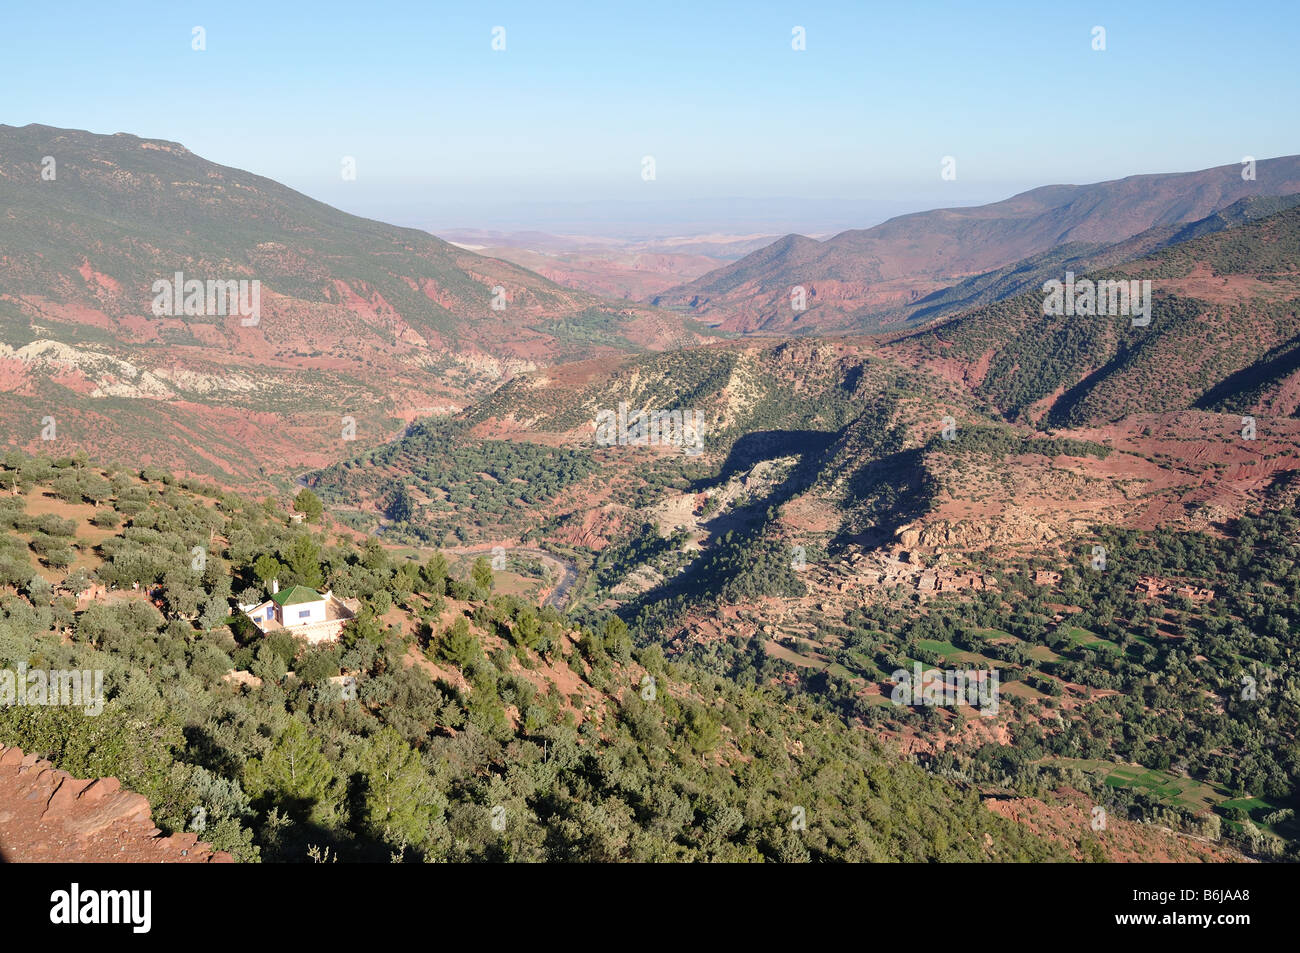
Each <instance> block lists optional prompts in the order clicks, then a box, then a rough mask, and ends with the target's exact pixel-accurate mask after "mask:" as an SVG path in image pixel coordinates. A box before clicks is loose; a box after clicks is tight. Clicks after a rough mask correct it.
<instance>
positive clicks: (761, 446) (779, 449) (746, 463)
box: [690, 430, 839, 498]
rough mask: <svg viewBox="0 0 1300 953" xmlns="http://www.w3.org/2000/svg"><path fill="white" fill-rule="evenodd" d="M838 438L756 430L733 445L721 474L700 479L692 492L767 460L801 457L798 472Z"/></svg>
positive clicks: (828, 434)
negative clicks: (806, 462) (812, 457)
mask: <svg viewBox="0 0 1300 953" xmlns="http://www.w3.org/2000/svg"><path fill="white" fill-rule="evenodd" d="M838 437H839V434H838V433H835V432H830V431H825V430H756V431H754V432H753V433H748V434H745V435H744V436H743V437H741V438H739V439H738V440H737V441H736V442H735V443H733V444H732V445H731V450H730V451H729V452H728V454H727V459H726V460H725V461H723V464H722V468H721V469H720V470H719V471H718V475H717V476H716V477H706V478H704V479H702V480H697V481H696V482H695V484H694V485H692V486H691V488H690V489H691V492H692V493H698V492H700V491H701V490H704V489H707V488H708V487H711V486H714V485H717V484H720V483H725V482H727V481H728V480H729V479H731V478H732V477H733V476H735V475H736V474H737V473H740V472H742V471H744V470H748V469H749V468H750V467H752V466H754V464H756V463H762V462H763V461H764V460H776V459H779V458H780V457H789V456H798V457H800V458H802V459H801V460H800V466H798V467H796V470H799V469H802V468H803V464H804V463H805V461H806V459H807V457H808V456H809V455H810V454H815V455H817V456H819V457H820V456H821V455H822V454H824V453H825V452H826V451H827V450H828V449H829V448H830V447H831V445H832V444H834V443H835V441H836V439H838ZM792 476H793V474H792ZM796 492H797V491H796ZM787 498H788V497H787Z"/></svg>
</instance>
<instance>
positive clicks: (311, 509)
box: [293, 487, 325, 523]
mask: <svg viewBox="0 0 1300 953" xmlns="http://www.w3.org/2000/svg"><path fill="white" fill-rule="evenodd" d="M293 508H294V511H295V512H298V513H301V514H302V515H303V516H304V517H306V519H307V522H308V523H315V522H316V521H317V520H319V519H320V518H321V514H322V513H324V512H325V506H324V504H322V503H321V501H320V497H319V496H317V495H316V494H315V493H313V492H312V491H311V490H309V489H307V488H306V487H303V488H302V489H301V490H299V491H298V495H297V496H295V497H294V498H293Z"/></svg>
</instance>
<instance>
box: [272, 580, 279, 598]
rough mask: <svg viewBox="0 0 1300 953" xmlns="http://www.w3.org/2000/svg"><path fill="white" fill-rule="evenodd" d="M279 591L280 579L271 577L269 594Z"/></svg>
mask: <svg viewBox="0 0 1300 953" xmlns="http://www.w3.org/2000/svg"><path fill="white" fill-rule="evenodd" d="M279 591H280V580H279V579H272V580H271V595H275V594H276V593H278V592H279Z"/></svg>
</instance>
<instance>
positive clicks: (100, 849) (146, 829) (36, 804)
mask: <svg viewBox="0 0 1300 953" xmlns="http://www.w3.org/2000/svg"><path fill="white" fill-rule="evenodd" d="M0 860H2V861H8V862H11V863H13V862H17V863H23V862H29V863H30V862H46V863H50V862H54V863H67V862H74V863H75V862H86V863H106V862H110V861H111V862H114V863H163V864H207V863H232V862H233V861H232V859H231V856H230V855H229V854H227V853H224V852H222V851H214V850H212V848H211V845H209V844H205V843H203V842H202V841H200V840H199V838H198V835H197V834H190V833H183V834H172V835H170V836H168V837H163V836H162V832H161V831H160V830H158V828H156V827H154V825H153V821H152V819H151V816H150V809H149V802H148V801H147V800H145V798H144V797H143V796H142V795H139V794H134V793H132V792H130V791H124V790H122V786H121V784H120V783H119V782H118V780H117V779H116V778H98V779H93V780H82V779H79V778H74V777H73V776H72V775H70V774H68V773H67V772H66V771H59V770H57V769H55V768H54V766H53V765H51V764H50V762H48V761H44V760H42V759H40V758H38V757H37V756H36V755H33V754H26V755H25V754H23V752H22V750H21V749H20V748H6V747H4V746H3V745H0Z"/></svg>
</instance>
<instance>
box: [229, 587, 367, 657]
mask: <svg viewBox="0 0 1300 953" xmlns="http://www.w3.org/2000/svg"><path fill="white" fill-rule="evenodd" d="M272 585H273V588H272V595H271V598H270V599H267V600H266V601H265V602H263V603H261V604H260V605H254V606H243V605H241V606H240V607H239V608H240V609H241V610H242V611H243V613H244V614H245V615H247V616H248V618H249V619H250V620H252V623H253V625H255V626H257V629H258V631H259V632H261V633H262V634H263V635H266V634H268V633H270V632H274V631H276V630H277V629H285V630H287V631H288V632H289V633H290V634H292V635H297V636H302V637H303V638H305V639H306V640H307V641H308V642H311V643H316V642H325V641H330V640H333V639H337V638H338V637H339V634H340V633H341V632H342V631H343V626H344V624H346V623H347V621H348V620H349V619H352V618H353V617H355V616H356V614H357V610H358V609H359V608H360V604H359V603H357V601H356V600H355V599H339V598H337V597H335V596H334V594H333V593H332V592H329V591H328V590H327V591H325V592H317V591H316V590H315V589H312V588H310V587H308V586H290V587H289V588H288V589H285V590H281V589H280V586H279V583H273V584H272Z"/></svg>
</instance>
